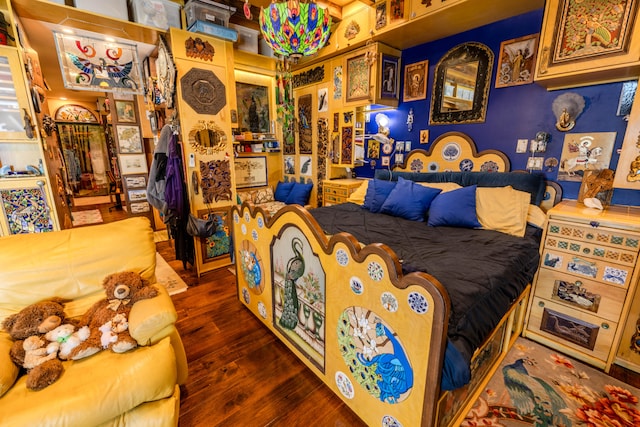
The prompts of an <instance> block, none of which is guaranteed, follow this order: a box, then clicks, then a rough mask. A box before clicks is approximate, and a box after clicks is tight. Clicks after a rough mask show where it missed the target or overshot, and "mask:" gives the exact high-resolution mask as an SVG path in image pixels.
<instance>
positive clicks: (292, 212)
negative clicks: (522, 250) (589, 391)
mask: <svg viewBox="0 0 640 427" xmlns="http://www.w3.org/2000/svg"><path fill="white" fill-rule="evenodd" d="M452 144H453V145H452ZM456 146H457V149H458V155H457V157H456V158H455V159H453V160H451V159H452V157H454V155H455V151H456ZM487 156H488V157H487ZM464 159H469V160H470V161H471V163H473V166H474V167H476V168H477V169H475V170H480V168H482V167H483V165H484V167H488V165H490V167H491V168H494V167H495V165H496V164H497V165H498V166H497V167H498V169H497V171H508V169H509V162H508V160H507V158H506V156H504V154H502V153H499V152H496V151H489V152H482V153H477V152H476V150H475V144H474V143H473V141H472V140H471V139H470V138H468V137H466V135H462V134H459V133H451V134H446V135H443V137H441V138H439V139H438V140H436V141H435V142H434V143H433V145H432V149H431V151H430V152H426V151H424V150H416V151H414V152H411V153H409V154H408V156H407V158H406V161H405V163H404V164H403V165H401V166H400V167H398V168H397V170H404V171H416V172H417V171H421V170H419V169H418V165H419V164H422V165H423V166H425V167H427V168H428V167H429V165H431V166H430V167H431V168H434V167H436V166H434V165H438V168H439V169H438V170H440V171H443V170H446V169H449V167H448V166H447V165H453V164H456V165H459V164H460V161H461V160H464ZM416 160H417V161H416ZM456 160H457V161H456ZM434 162H435V163H434ZM453 162H455V163H453ZM465 164H466V165H469V162H465ZM412 165H413V166H412ZM451 169H453V170H459V166H458V167H456V168H455V169H454V168H451ZM422 171H423V170H422ZM548 190H549V191H550V192H551V193H550V194H549V195H550V197H551V198H552V199H556V198H557V199H559V195H558V193H557V188H552V187H548ZM232 228H233V240H234V255H235V264H236V271H237V276H236V277H237V287H238V298H239V300H240V301H241V302H242V303H243V304H244V305H245V306H246V307H247V308H248V309H249V310H250V311H251V312H252V313H253V314H254V315H255V316H256V317H257V318H258V319H259V320H260V321H262V323H263V324H264V325H265V326H266V327H267V328H268V329H270V330H271V331H272V332H273V333H274V334H275V335H276V336H277V337H278V338H279V339H280V340H281V341H282V342H283V343H284V344H285V345H286V346H287V347H288V348H289V349H290V350H291V351H292V352H293V353H294V354H295V355H296V356H297V357H298V358H299V359H300V360H301V361H303V362H304V363H305V364H306V365H307V366H308V367H309V369H311V371H312V372H314V373H315V374H316V375H317V376H318V377H319V378H320V379H321V380H322V381H323V382H324V383H325V384H326V385H327V386H328V387H329V388H330V389H331V390H332V391H333V392H334V393H335V394H336V395H337V396H338V397H340V398H341V399H342V400H343V401H344V402H345V403H346V404H347V406H349V407H350V408H351V409H352V410H353V411H354V412H355V413H356V414H357V415H358V416H359V417H360V418H361V419H362V420H363V421H364V422H365V423H367V424H368V425H402V426H434V425H458V424H459V422H460V420H461V419H463V418H464V416H465V414H466V412H467V411H468V409H469V407H470V406H471V405H472V403H473V402H474V400H475V397H476V396H477V395H478V394H479V393H480V392H481V390H482V388H483V386H484V384H486V381H488V379H489V377H490V375H491V374H492V373H493V371H494V370H495V369H496V368H497V367H498V366H499V364H500V362H501V361H502V359H503V358H504V355H505V354H506V353H507V351H508V350H509V349H510V348H511V346H512V345H513V343H514V342H515V339H516V338H517V336H518V335H520V333H521V331H522V325H523V317H524V314H525V310H526V305H527V299H528V296H529V290H530V286H528V287H527V288H526V289H525V291H524V292H523V293H522V294H521V295H520V297H519V298H518V299H517V300H516V301H515V302H514V304H513V305H512V307H511V309H510V310H509V311H508V312H507V313H506V314H505V316H504V317H503V319H502V321H501V322H500V324H499V325H498V326H497V328H496V329H495V330H494V332H493V333H492V334H491V336H490V337H489V338H488V339H487V340H486V341H485V343H484V345H483V346H482V347H481V348H480V349H479V350H477V351H476V353H475V355H474V357H473V359H472V362H471V372H472V379H471V381H470V383H469V384H467V385H466V386H464V387H462V388H459V389H456V390H454V391H448V392H444V393H441V391H440V379H441V372H442V363H443V359H444V351H445V347H446V341H447V319H448V317H449V311H450V301H449V297H448V295H447V292H446V291H445V289H444V288H443V287H442V285H441V284H440V283H439V282H438V281H437V280H436V279H435V278H434V277H433V276H431V275H429V274H426V273H411V274H408V275H405V276H403V275H402V269H401V265H400V261H399V260H398V258H397V256H396V255H395V253H393V251H392V250H391V249H390V248H388V247H387V246H385V245H384V244H370V245H367V246H362V245H361V244H360V243H359V242H358V241H357V240H356V239H355V238H354V237H353V236H351V235H350V234H347V233H339V234H335V235H332V236H326V235H325V234H324V233H323V232H322V230H321V229H320V227H319V226H318V224H317V222H316V221H315V220H314V219H313V217H312V216H311V215H310V214H309V213H308V212H307V211H306V210H305V209H304V208H302V207H299V206H295V205H292V206H288V207H286V208H284V209H282V210H280V211H279V212H278V213H276V214H275V215H274V216H273V217H269V216H268V215H267V214H266V213H265V212H264V211H262V210H261V209H260V208H252V207H250V206H249V205H247V204H243V205H242V206H241V207H237V206H236V207H233V209H232ZM295 288H297V289H298V291H297V292H296V291H295ZM374 343H375V345H374ZM367 352H368V353H370V354H372V355H374V356H373V357H375V355H382V354H385V356H384V357H381V358H380V359H379V360H377V365H371V366H366V365H363V363H358V360H360V361H362V360H368V359H369V358H367V359H361V356H360V355H361V354H366V353H367ZM383 368H386V370H385V369H383ZM376 369H377V371H376ZM378 385H380V386H378ZM394 423H395V424H394Z"/></svg>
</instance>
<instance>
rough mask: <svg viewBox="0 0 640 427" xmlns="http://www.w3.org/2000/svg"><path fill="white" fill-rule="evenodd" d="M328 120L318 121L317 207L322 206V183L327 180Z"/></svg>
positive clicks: (321, 119)
mask: <svg viewBox="0 0 640 427" xmlns="http://www.w3.org/2000/svg"><path fill="white" fill-rule="evenodd" d="M328 147H329V119H326V118H320V119H318V143H317V145H316V158H317V160H318V163H317V172H316V176H317V178H318V179H317V180H316V182H317V191H316V197H317V200H318V206H322V187H323V184H322V181H323V180H324V179H326V178H327V163H328V161H329V159H328V153H329V148H328Z"/></svg>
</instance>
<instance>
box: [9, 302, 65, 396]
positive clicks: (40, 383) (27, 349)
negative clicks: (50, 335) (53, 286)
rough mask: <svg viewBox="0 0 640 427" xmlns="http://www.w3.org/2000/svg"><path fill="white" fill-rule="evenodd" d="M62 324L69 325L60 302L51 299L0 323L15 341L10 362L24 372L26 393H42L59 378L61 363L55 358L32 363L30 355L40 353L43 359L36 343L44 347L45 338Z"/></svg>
mask: <svg viewBox="0 0 640 427" xmlns="http://www.w3.org/2000/svg"><path fill="white" fill-rule="evenodd" d="M64 321H67V322H68V321H69V320H68V319H67V318H66V314H65V312H64V302H63V300H62V299H61V298H53V299H51V300H47V301H41V302H38V303H35V304H32V305H30V306H28V307H25V308H23V309H22V310H20V312H18V313H16V314H12V315H11V316H8V317H7V318H5V319H4V322H2V328H3V329H4V330H5V331H7V332H8V333H9V335H10V336H11V338H12V339H13V340H14V341H15V342H14V343H13V345H12V347H11V350H10V351H9V355H10V356H11V360H13V362H14V363H15V364H16V365H18V366H20V367H22V368H24V369H25V370H26V371H27V383H26V385H27V388H28V389H31V390H42V389H43V388H45V387H47V386H48V385H50V384H53V383H54V382H56V381H57V380H58V378H60V376H61V375H62V372H63V371H64V368H63V367H62V362H61V361H60V360H58V359H57V358H54V357H55V356H54V357H51V356H45V357H43V358H41V359H39V360H38V361H37V362H35V359H34V357H33V356H34V354H33V353H34V351H35V352H39V353H43V354H42V355H43V356H44V352H42V350H44V349H42V350H36V342H37V340H39V339H41V340H42V343H43V344H44V342H46V341H45V340H44V335H45V334H46V333H47V332H49V331H51V330H53V329H55V328H56V327H57V326H58V325H60V324H61V323H62V322H64ZM30 337H35V338H30ZM25 342H26V345H25ZM49 354H52V353H51V352H49Z"/></svg>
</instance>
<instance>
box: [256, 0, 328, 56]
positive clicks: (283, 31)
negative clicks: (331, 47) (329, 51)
mask: <svg viewBox="0 0 640 427" xmlns="http://www.w3.org/2000/svg"><path fill="white" fill-rule="evenodd" d="M330 30H331V16H330V15H329V11H328V10H326V9H322V8H319V7H318V5H317V4H315V3H314V2H310V3H302V2H300V1H298V0H289V1H283V2H275V1H273V2H272V3H271V4H270V5H269V7H268V8H267V9H265V8H262V11H261V12H260V31H261V32H262V35H263V36H264V39H265V41H267V43H269V44H270V45H271V47H272V48H273V51H274V52H275V53H276V54H279V55H282V56H285V57H290V58H292V59H297V58H300V57H301V56H308V55H312V54H314V53H316V52H317V51H318V50H319V49H320V48H321V47H323V46H324V45H325V44H326V43H327V40H329V34H330Z"/></svg>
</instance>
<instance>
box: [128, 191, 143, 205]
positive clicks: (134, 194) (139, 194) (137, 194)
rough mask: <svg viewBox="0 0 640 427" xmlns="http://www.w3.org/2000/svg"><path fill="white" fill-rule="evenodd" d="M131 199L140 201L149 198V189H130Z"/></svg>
mask: <svg viewBox="0 0 640 427" xmlns="http://www.w3.org/2000/svg"><path fill="white" fill-rule="evenodd" d="M127 195H128V196H129V201H131V202H140V201H143V200H147V189H146V188H141V189H139V190H129V191H128V194H127Z"/></svg>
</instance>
